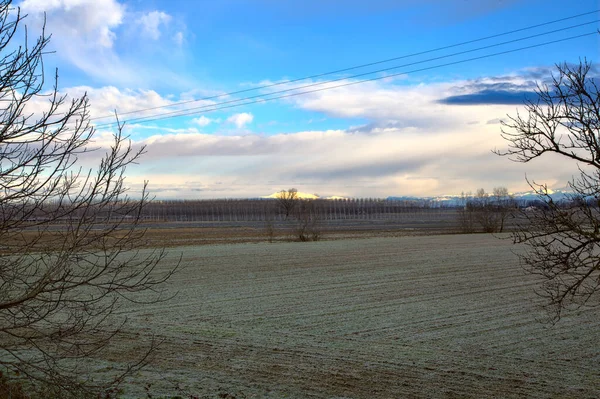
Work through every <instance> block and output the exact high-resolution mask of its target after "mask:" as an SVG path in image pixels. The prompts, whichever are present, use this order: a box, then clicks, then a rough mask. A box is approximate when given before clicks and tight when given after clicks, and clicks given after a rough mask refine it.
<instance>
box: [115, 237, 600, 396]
mask: <svg viewBox="0 0 600 399" xmlns="http://www.w3.org/2000/svg"><path fill="white" fill-rule="evenodd" d="M511 249H512V246H511V243H510V241H509V240H500V239H498V238H495V237H493V236H490V235H454V236H430V237H401V238H372V239H362V240H340V241H329V242H327V241H324V242H313V243H292V242H290V243H277V244H268V243H260V244H235V245H212V246H211V245H209V246H198V247H182V248H180V249H179V250H178V249H173V250H171V255H170V256H171V257H172V258H171V260H172V261H173V262H175V260H176V258H178V257H179V256H180V255H181V253H182V252H183V264H182V269H181V271H180V272H179V273H178V274H177V275H176V276H175V277H174V278H173V279H172V280H171V281H170V283H169V284H170V289H171V290H172V291H173V292H175V291H178V292H179V294H178V295H177V297H176V298H175V299H173V300H170V301H168V302H165V303H161V304H158V305H152V307H147V306H144V307H139V306H138V305H135V304H132V305H129V307H126V308H122V309H121V312H122V313H123V314H126V315H127V316H128V318H129V320H130V321H131V322H132V323H130V326H131V330H130V332H129V333H130V337H131V338H130V339H128V340H125V339H124V340H123V341H122V342H120V343H119V345H118V347H117V348H116V349H115V352H114V354H113V356H112V357H111V358H110V359H105V360H106V361H111V362H122V361H127V359H128V358H130V357H132V356H133V355H134V354H135V352H136V351H138V350H139V348H138V345H139V342H138V338H137V337H138V333H140V332H142V333H146V332H152V333H154V334H155V335H156V336H157V337H158V338H159V339H162V340H164V342H163V343H162V345H161V346H160V348H159V350H158V352H157V354H156V356H155V357H154V360H153V361H152V365H151V367H150V368H148V369H147V370H146V371H144V372H143V373H141V374H140V375H138V376H135V378H134V380H133V381H131V383H130V384H129V385H127V386H126V387H125V388H126V391H127V392H129V393H131V394H133V395H139V394H140V393H143V389H142V388H143V386H144V384H145V383H147V382H152V388H151V391H152V392H153V393H155V394H175V393H188V394H194V395H197V396H199V397H210V398H213V397H219V394H221V397H223V395H224V394H225V393H228V394H230V395H232V396H235V397H238V398H251V397H256V398H263V397H269V398H283V397H287V398H395V397H398V398H399V397H403V398H407V397H444V398H449V397H461V398H463V397H473V398H480V397H504V398H506V397H525V396H527V397H539V398H547V397H577V398H586V397H588V398H597V397H600V368H599V367H598V365H599V364H600V345H598V342H599V341H600V340H599V338H600V328H599V327H600V317H599V314H598V311H597V310H593V309H592V310H584V311H580V312H577V313H571V314H569V315H568V316H566V317H564V318H563V320H562V321H561V322H560V323H559V324H557V325H554V326H552V325H549V324H545V323H543V322H541V320H543V317H544V313H543V312H542V311H541V310H540V308H539V305H540V299H539V298H538V297H537V296H536V295H535V294H534V292H533V290H534V288H535V286H536V281H535V279H534V278H533V277H532V276H529V275H526V274H525V273H524V272H523V271H522V270H521V268H520V267H519V265H518V261H517V259H516V256H515V255H514V254H513V253H512V252H511ZM165 267H168V265H167V264H166V265H165ZM142 335H143V334H142Z"/></svg>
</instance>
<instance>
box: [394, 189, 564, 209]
mask: <svg viewBox="0 0 600 399" xmlns="http://www.w3.org/2000/svg"><path fill="white" fill-rule="evenodd" d="M548 194H549V195H550V197H551V198H552V199H553V200H554V201H560V200H564V199H566V198H568V196H569V194H571V192H570V191H568V190H566V189H557V190H550V189H548ZM511 195H512V196H513V197H514V198H515V200H516V201H517V202H518V203H519V204H520V205H525V204H527V203H528V202H530V201H536V200H539V196H538V195H537V194H536V193H535V192H534V191H523V192H518V193H511ZM387 199H388V200H390V201H416V202H423V201H429V202H432V203H437V204H438V205H443V206H461V205H463V201H464V200H463V198H462V197H461V195H456V194H454V195H453V194H449V195H438V196H433V197H416V196H391V197H387Z"/></svg>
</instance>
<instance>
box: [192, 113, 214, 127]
mask: <svg viewBox="0 0 600 399" xmlns="http://www.w3.org/2000/svg"><path fill="white" fill-rule="evenodd" d="M192 122H193V123H195V124H196V125H199V126H200V127H204V126H208V125H209V124H210V123H211V122H213V120H212V119H210V118H207V117H206V116H204V115H202V116H200V117H199V118H194V119H192Z"/></svg>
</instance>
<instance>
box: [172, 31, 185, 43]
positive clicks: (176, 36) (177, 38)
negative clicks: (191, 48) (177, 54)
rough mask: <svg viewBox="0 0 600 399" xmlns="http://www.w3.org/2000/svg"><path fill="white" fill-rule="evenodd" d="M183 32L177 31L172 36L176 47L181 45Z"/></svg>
mask: <svg viewBox="0 0 600 399" xmlns="http://www.w3.org/2000/svg"><path fill="white" fill-rule="evenodd" d="M183 40H184V38H183V32H181V31H179V32H177V33H175V34H174V35H173V41H174V42H175V44H176V45H177V46H181V45H183Z"/></svg>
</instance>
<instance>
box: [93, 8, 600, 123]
mask: <svg viewBox="0 0 600 399" xmlns="http://www.w3.org/2000/svg"><path fill="white" fill-rule="evenodd" d="M599 11H600V9H599V10H594V11H589V12H585V13H582V14H577V15H573V16H570V17H565V18H561V19H556V20H553V21H548V22H544V23H541V24H537V25H531V26H527V27H524V28H520V29H515V30H511V31H508V32H503V33H498V34H494V35H491V36H485V37H481V38H478V39H473V40H468V41H465V42H461V43H456V44H451V45H448V46H443V47H438V48H434V49H430V50H425V51H420V52H417V53H411V54H407V55H403V56H399V57H393V58H388V59H385V60H381V61H375V62H371V63H368V64H362V65H357V66H353V67H349V68H343V69H338V70H335V71H330V72H324V73H319V74H316V75H310V76H306V77H302V78H297V79H291V80H286V81H282V82H276V83H271V84H267V85H262V86H258V87H253V88H249V89H243V90H237V91H232V92H228V93H223V94H218V95H214V96H209V97H203V98H199V99H196V100H187V101H179V102H175V103H171V104H168V105H161V106H156V107H150V108H142V109H139V110H135V111H128V112H121V113H119V115H130V114H135V113H140V112H145V111H152V110H156V109H162V108H169V107H174V106H178V105H183V104H190V103H194V102H200V101H207V100H213V99H215V98H221V97H228V96H232V95H235V94H241V93H247V92H250V91H255V90H262V89H268V88H270V87H275V86H280V85H284V84H289V83H295V82H300V81H303V80H308V79H314V78H320V77H323V76H328V75H333V74H337V73H341V72H348V71H352V70H355V69H359V68H365V67H368V66H373V65H379V64H383V63H386V62H391V61H398V60H401V59H405V58H409V57H415V56H419V55H424V54H429V53H433V52H437V51H441V50H447V49H451V48H454V47H460V46H464V45H467V44H472V43H477V42H481V41H484V40H489V39H494V38H497V37H502V36H506V35H510V34H513V33H517V32H523V31H526V30H531V29H535V28H539V27H542V26H547V25H552V24H555V23H558V22H563V21H568V20H570V19H575V18H579V17H582V16H586V15H590V14H595V13H597V12H599ZM113 117H114V115H106V116H97V117H94V118H90V120H91V121H92V120H98V119H106V118H113Z"/></svg>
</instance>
